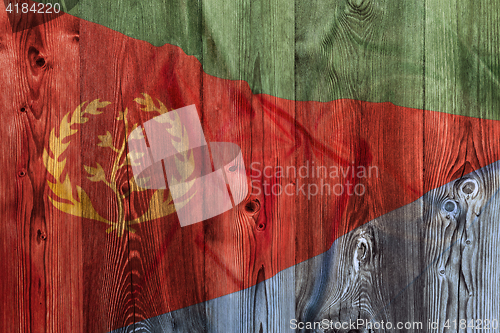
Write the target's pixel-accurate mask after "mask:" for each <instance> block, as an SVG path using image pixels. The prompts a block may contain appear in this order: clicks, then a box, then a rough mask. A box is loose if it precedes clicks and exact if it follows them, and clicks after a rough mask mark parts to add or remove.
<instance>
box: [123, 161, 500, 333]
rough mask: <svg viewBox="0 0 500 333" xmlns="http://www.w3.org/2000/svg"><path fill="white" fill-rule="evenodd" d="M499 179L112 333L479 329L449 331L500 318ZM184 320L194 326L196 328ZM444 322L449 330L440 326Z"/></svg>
mask: <svg viewBox="0 0 500 333" xmlns="http://www.w3.org/2000/svg"><path fill="white" fill-rule="evenodd" d="M499 175H500V163H499V162H497V163H494V164H492V165H489V166H487V167H485V168H482V169H480V170H478V171H476V172H473V173H471V174H467V175H464V176H463V177H461V178H460V179H458V180H456V181H453V182H450V183H448V184H446V185H444V186H442V187H440V188H438V189H435V190H432V191H430V192H428V193H427V194H426V195H425V196H423V197H422V198H420V199H418V200H417V201H415V202H413V203H411V204H409V205H406V206H404V207H401V208H399V209H397V210H395V211H392V212H390V213H388V214H386V215H384V216H382V217H380V218H378V219H375V220H373V221H371V222H369V223H367V224H365V225H363V226H361V227H359V228H357V229H355V230H353V231H351V232H350V233H348V234H346V235H344V236H342V237H340V238H339V239H337V240H336V241H335V242H334V244H333V245H332V247H331V248H330V249H329V250H328V251H327V252H325V253H323V254H321V255H319V256H317V257H314V258H312V259H309V260H307V261H305V262H303V263H300V264H298V265H296V266H294V267H291V268H289V269H286V270H284V271H282V272H280V273H278V274H277V275H276V276H274V277H272V278H271V279H268V280H266V281H263V282H261V283H259V284H257V285H256V286H253V287H251V288H248V289H245V290H242V291H240V292H237V293H233V294H230V295H226V296H223V297H221V298H217V299H214V300H210V301H208V302H205V303H203V304H197V305H193V306H191V307H188V308H185V309H181V310H177V311H174V312H171V313H167V314H164V315H161V316H158V317H154V318H151V319H148V320H145V321H143V322H141V323H137V324H136V325H134V326H133V327H128V328H123V329H120V330H116V331H114V332H116V333H118V332H188V331H196V332H204V331H208V332H229V331H230V332H255V331H257V332H260V331H262V332H289V331H293V330H291V329H290V322H291V320H293V319H296V320H298V321H303V322H321V321H322V320H325V319H326V320H328V321H333V322H334V323H336V322H349V320H351V321H354V322H356V321H357V320H358V319H362V320H363V321H365V320H366V321H368V322H372V324H375V323H381V322H382V321H384V322H385V323H388V322H390V323H392V324H393V325H394V326H395V325H397V323H398V322H401V323H403V324H405V323H406V322H410V323H411V325H413V323H419V322H421V323H422V328H420V329H419V328H418V327H419V326H417V325H418V324H415V326H414V327H412V328H406V329H405V328H404V327H403V329H400V330H398V331H400V332H421V331H425V332H462V331H467V332H469V331H471V332H472V331H475V330H473V329H470V328H469V329H465V330H464V329H453V320H456V321H457V323H459V321H460V320H461V319H465V320H467V322H468V323H470V320H471V319H474V320H476V319H478V318H483V319H487V318H489V319H490V320H492V319H497V318H498V315H499V308H498V302H497V299H498V297H497V295H498V294H497V291H496V290H497V285H498V278H499V274H500V272H499V271H498V267H497V266H498V265H497V264H496V263H497V260H498V253H497V251H496V250H495V249H494V245H492V244H495V241H496V240H497V238H498V229H499V226H498V223H496V222H495V221H496V220H495V219H496V215H497V213H496V212H497V209H496V208H495V207H496V205H498V200H499V197H498V191H499V189H500V183H499V182H498V179H499ZM450 210H451V211H450ZM436 234H437V235H436ZM431 235H432V236H431ZM482 236H484V237H482ZM437 240H439V241H437ZM490 242H492V243H490ZM487 244H488V245H487ZM486 277H488V278H486ZM291 305H293V306H291ZM186 318H196V321H197V324H196V325H197V326H198V327H197V328H196V327H195V326H193V325H194V324H193V322H192V321H191V320H187V321H186ZM446 320H449V322H450V325H451V326H452V327H451V328H452V329H444V328H443V325H444V324H445V322H446ZM429 322H439V323H440V324H439V325H440V328H439V329H433V328H432V327H430V326H428V325H429ZM356 330H357V331H356ZM298 331H306V332H309V331H314V332H323V331H326V332H330V331H329V330H306V329H304V330H298ZM333 331H335V332H347V331H349V330H342V329H340V330H333ZM354 331H356V332H371V331H370V330H365V329H364V328H362V327H356V329H355V330H354ZM372 331H373V332H390V331H391V330H387V329H373V330H372ZM492 331H496V330H492Z"/></svg>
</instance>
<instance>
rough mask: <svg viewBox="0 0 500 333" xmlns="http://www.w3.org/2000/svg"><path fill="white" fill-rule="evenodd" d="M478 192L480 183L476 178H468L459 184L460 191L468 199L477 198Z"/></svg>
mask: <svg viewBox="0 0 500 333" xmlns="http://www.w3.org/2000/svg"><path fill="white" fill-rule="evenodd" d="M478 192H479V184H478V182H477V180H475V179H472V178H469V179H466V180H465V181H463V182H462V183H461V184H460V185H459V193H460V194H461V195H463V196H465V198H466V199H471V198H475V197H476V196H477V194H478Z"/></svg>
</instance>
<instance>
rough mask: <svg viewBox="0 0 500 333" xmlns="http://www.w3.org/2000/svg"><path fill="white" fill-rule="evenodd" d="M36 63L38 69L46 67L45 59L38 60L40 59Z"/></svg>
mask: <svg viewBox="0 0 500 333" xmlns="http://www.w3.org/2000/svg"><path fill="white" fill-rule="evenodd" d="M35 63H36V65H37V66H38V67H43V66H45V59H43V58H38V59H36V61H35Z"/></svg>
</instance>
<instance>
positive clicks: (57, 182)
mask: <svg viewBox="0 0 500 333" xmlns="http://www.w3.org/2000/svg"><path fill="white" fill-rule="evenodd" d="M143 96H144V99H143V98H136V99H135V100H134V101H135V102H136V103H137V104H139V105H141V106H143V107H142V108H141V110H142V111H144V112H157V113H159V114H164V113H166V112H168V110H167V108H166V107H165V105H164V104H163V103H162V102H161V101H159V100H157V101H158V106H157V105H156V103H155V102H154V101H153V99H152V98H151V96H149V95H147V94H143ZM85 104H87V102H84V103H82V104H80V105H79V106H78V107H77V108H76V109H75V111H74V112H73V114H72V115H71V116H70V113H71V112H68V113H67V114H66V115H64V117H63V118H62V120H61V123H60V125H59V135H56V132H55V130H54V129H52V131H51V132H50V135H49V147H48V151H47V149H44V151H43V162H44V165H45V168H46V169H47V171H48V172H49V173H50V174H51V175H52V177H53V179H54V181H53V182H52V181H49V180H48V181H47V184H48V187H49V189H50V192H51V194H52V195H51V196H49V201H50V202H51V203H52V205H54V207H55V208H57V209H58V210H60V211H62V212H65V213H67V214H70V215H74V216H78V217H83V218H86V219H91V220H95V221H99V222H103V223H106V224H108V225H110V227H109V228H108V229H107V230H106V232H108V233H109V232H112V231H116V232H117V234H118V235H119V236H121V235H123V233H124V232H125V231H131V232H133V231H134V230H133V229H132V228H131V225H134V224H138V223H142V222H146V221H151V220H155V219H158V218H161V217H164V216H167V215H169V214H172V213H173V212H175V206H174V202H173V200H174V199H176V198H172V194H171V193H169V195H168V198H167V199H166V201H163V198H164V191H165V190H156V191H155V192H154V193H153V195H152V197H151V198H150V199H149V203H148V209H147V211H146V212H144V213H143V214H142V215H141V216H139V217H137V218H135V219H132V220H126V217H125V203H126V200H127V198H128V197H129V196H130V194H131V193H132V192H140V191H145V190H146V189H145V188H142V187H140V186H139V185H138V184H137V183H136V181H135V179H134V177H132V178H131V179H130V180H129V191H128V192H127V193H121V192H120V190H119V188H118V182H117V174H118V171H119V170H120V169H121V168H124V167H127V166H128V165H133V164H134V160H136V159H137V158H139V157H140V156H134V155H133V154H131V153H129V154H126V155H125V151H126V148H127V137H126V134H127V133H129V132H128V130H129V123H128V120H127V112H128V109H125V110H124V111H123V112H119V115H118V118H117V120H118V121H123V122H124V127H125V135H124V136H123V140H120V141H121V142H119V145H118V146H115V144H114V141H115V140H114V138H113V136H112V135H111V133H110V132H109V131H106V133H105V134H103V135H98V139H99V141H100V142H99V143H98V144H97V146H99V147H102V148H107V149H110V150H112V151H113V153H114V156H115V158H114V160H113V164H112V166H111V170H108V172H106V171H105V170H104V169H103V167H102V166H101V165H100V164H99V163H97V162H96V164H95V167H93V166H87V165H84V169H85V171H86V172H87V173H88V174H89V176H88V179H89V180H90V181H92V182H102V183H104V184H105V185H106V186H107V187H108V188H110V189H111V190H112V191H113V193H114V195H115V197H116V201H117V206H118V215H117V216H118V221H110V220H108V219H107V218H104V217H103V216H102V215H100V214H99V213H98V212H97V211H96V209H95V208H94V206H93V205H92V202H91V200H90V198H89V196H88V195H87V193H86V192H85V190H84V189H83V188H81V187H80V186H78V185H77V186H76V193H77V196H78V198H75V197H74V196H73V185H72V183H71V179H70V177H69V175H68V173H66V176H65V177H64V179H61V176H62V174H63V172H64V168H65V166H66V158H65V157H62V155H63V154H64V152H65V151H66V149H67V148H68V146H69V145H70V143H71V137H72V136H73V135H74V134H76V133H77V132H78V128H75V127H76V126H77V125H82V124H85V123H86V122H87V121H88V120H89V118H88V116H90V115H91V116H97V115H100V114H102V113H103V111H102V110H101V109H102V108H104V107H106V106H108V105H109V104H111V103H110V102H100V101H99V99H96V100H94V101H92V102H90V103H88V105H87V106H86V107H85V108H84V106H85ZM170 113H171V117H170V118H167V119H165V118H163V119H162V122H164V123H165V122H166V123H167V124H166V125H167V126H168V127H167V128H166V130H167V131H168V132H169V133H170V135H171V136H172V143H173V145H174V147H176V149H177V150H178V151H179V153H180V154H179V157H177V160H176V165H177V169H178V171H179V174H180V179H175V180H176V182H185V181H186V179H187V178H189V176H191V174H192V173H193V171H194V159H193V154H192V151H191V150H186V149H185V147H189V138H188V136H187V134H186V133H187V131H186V130H185V128H184V126H183V125H182V123H181V121H180V118H179V115H178V114H177V113H176V112H175V111H172V112H170ZM74 126H75V127H74ZM136 127H137V124H135V125H134V126H133V128H132V129H131V131H133V130H134V129H135V128H136ZM138 181H139V183H140V184H143V183H144V184H145V183H147V181H148V179H147V178H142V179H138ZM193 183H194V180H192V181H189V182H187V186H186V187H185V189H184V191H183V192H182V193H176V196H178V197H181V196H183V195H184V194H185V193H187V192H188V191H189V189H190V188H191V187H192V185H193ZM191 197H192V196H191ZM189 199H190V198H187V199H186V200H184V201H183V202H182V203H181V204H180V205H179V204H178V205H177V207H178V208H180V207H182V206H183V205H184V204H186V203H187V202H188V201H189Z"/></svg>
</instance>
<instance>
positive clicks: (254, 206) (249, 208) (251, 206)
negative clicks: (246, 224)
mask: <svg viewBox="0 0 500 333" xmlns="http://www.w3.org/2000/svg"><path fill="white" fill-rule="evenodd" d="M259 210H260V201H259V199H253V200H250V201H249V202H247V203H246V205H245V212H246V213H247V214H249V215H255V214H257V213H258V212H259Z"/></svg>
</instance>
